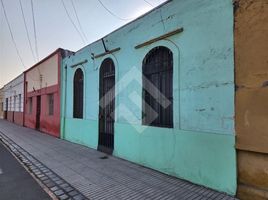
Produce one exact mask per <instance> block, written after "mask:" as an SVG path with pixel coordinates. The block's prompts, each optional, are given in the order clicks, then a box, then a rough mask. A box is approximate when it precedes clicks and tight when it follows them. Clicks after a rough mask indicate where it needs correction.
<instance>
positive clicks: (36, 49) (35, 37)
mask: <svg viewBox="0 0 268 200" xmlns="http://www.w3.org/2000/svg"><path fill="white" fill-rule="evenodd" d="M31 7H32V18H33V28H34V41H35V51H36V57H37V61H39V54H38V46H37V36H36V24H35V17H34V6H33V0H31Z"/></svg>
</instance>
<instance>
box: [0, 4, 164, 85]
mask: <svg viewBox="0 0 268 200" xmlns="http://www.w3.org/2000/svg"><path fill="white" fill-rule="evenodd" d="M1 1H2V2H3V4H4V7H5V11H6V15H7V17H8V20H9V23H10V28H11V32H12V35H13V38H14V41H15V43H16V46H17V49H18V52H19V55H20V56H21V60H22V61H20V58H19V56H18V53H17V51H16V48H15V45H14V42H13V41H12V37H11V34H10V31H9V28H8V24H7V22H6V19H5V15H4V10H3V7H2V4H1ZM20 1H21V5H22V9H21V7H20ZM165 1H166V0H101V1H100V0H32V2H33V12H32V7H31V0H0V88H2V87H3V86H4V85H5V84H7V83H8V82H9V81H11V80H12V79H13V78H15V77H17V76H18V75H19V74H21V73H22V72H23V71H25V70H26V69H28V68H30V67H31V66H33V65H34V64H35V63H37V61H38V60H41V59H42V58H44V57H46V56H47V55H49V54H50V53H52V52H53V51H55V50H56V49H57V48H59V47H61V48H64V49H69V50H71V51H77V50H79V49H81V48H82V47H84V46H86V45H87V44H90V43H91V42H94V41H96V40H97V39H99V38H101V37H103V36H105V35H107V34H108V33H110V32H112V31H113V30H115V29H116V28H119V27H120V26H123V25H124V24H126V23H128V22H130V21H132V20H133V19H135V18H137V17H138V16H140V15H142V14H144V13H146V12H147V11H149V10H151V9H153V8H154V7H156V6H158V5H159V4H161V3H163V2H165ZM101 2H102V3H103V5H101ZM64 5H65V7H66V9H67V11H68V13H69V16H70V18H71V20H70V19H69V18H68V15H67V13H66V11H65V8H64ZM103 6H105V7H106V8H107V9H108V10H110V11H111V12H112V14H111V13H109V12H108V11H107V10H106V9H105V8H104V7H103ZM75 10H76V13H77V15H76V13H75ZM22 11H23V12H24V16H25V22H26V28H27V29H28V33H29V34H28V35H29V40H28V38H27V32H26V28H25V25H24V20H23V15H22ZM32 13H34V19H35V20H33V15H32ZM114 15H116V16H114ZM76 16H77V17H76ZM77 19H78V20H77ZM33 21H35V30H36V34H35V33H34V23H33ZM79 23H80V25H81V26H80V25H79ZM73 24H75V25H73ZM75 27H76V28H75ZM80 27H81V28H80ZM77 29H78V31H77ZM78 32H79V33H78ZM35 35H36V39H35ZM29 41H30V42H29ZM29 43H31V46H32V49H33V50H32V51H31V47H30V44H29ZM36 44H37V45H36ZM36 47H37V48H36ZM37 55H38V56H37ZM38 58H39V59H38Z"/></svg>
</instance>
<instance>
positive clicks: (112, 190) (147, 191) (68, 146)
mask: <svg viewBox="0 0 268 200" xmlns="http://www.w3.org/2000/svg"><path fill="white" fill-rule="evenodd" d="M0 132H2V134H4V135H5V136H7V137H8V138H10V139H11V140H12V141H13V142H14V143H16V144H17V145H18V146H19V147H21V148H22V149H24V150H25V151H27V152H28V153H29V154H30V155H32V156H33V157H34V158H36V159H37V160H39V161H40V162H41V163H42V164H43V165H44V166H46V167H47V168H49V169H50V170H51V171H53V172H54V173H56V174H57V175H58V176H59V177H61V178H62V179H64V180H65V181H66V182H68V183H69V184H70V185H71V186H72V187H74V188H76V189H77V190H78V191H79V192H81V194H83V195H84V196H85V197H87V198H89V199H109V200H113V199H115V200H119V199H154V200H155V199H180V200H182V199H189V200H201V199H202V200H205V199H215V200H223V199H226V200H229V199H230V200H231V199H235V198H233V197H231V196H228V195H226V194H223V193H219V192H216V191H213V190H211V189H208V188H205V187H201V186H198V185H195V184H192V183H189V182H187V181H184V180H181V179H177V178H174V177H170V176H168V175H165V174H162V173H159V172H157V171H154V170H151V169H148V168H145V167H142V166H139V165H136V164H133V163H130V162H128V161H124V160H121V159H118V158H115V157H112V156H108V158H107V157H106V155H105V154H103V153H101V152H98V151H96V150H93V149H90V148H87V147H84V146H81V145H77V144H73V143H70V142H68V141H64V140H60V139H56V138H53V137H51V136H48V135H46V134H43V133H40V132H38V131H35V130H32V129H28V128H24V127H20V126H17V125H14V124H12V123H9V122H7V121H4V120H0ZM103 158H106V159H103Z"/></svg>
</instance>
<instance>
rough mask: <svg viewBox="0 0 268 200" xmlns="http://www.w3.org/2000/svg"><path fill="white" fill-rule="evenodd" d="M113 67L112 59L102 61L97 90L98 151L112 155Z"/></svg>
mask: <svg viewBox="0 0 268 200" xmlns="http://www.w3.org/2000/svg"><path fill="white" fill-rule="evenodd" d="M114 86H115V66H114V63H113V61H112V59H110V58H107V59H105V60H104V61H103V63H102V65H101V68H100V88H99V90H100V91H99V93H100V96H99V98H100V99H99V102H100V105H99V145H98V150H100V151H103V152H105V153H109V154H112V152H113V149H114V109H115V89H114Z"/></svg>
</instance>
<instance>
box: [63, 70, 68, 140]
mask: <svg viewBox="0 0 268 200" xmlns="http://www.w3.org/2000/svg"><path fill="white" fill-rule="evenodd" d="M64 69H65V71H64V101H63V102H64V105H63V109H64V111H63V125H62V138H63V139H65V123H66V122H65V121H66V98H67V94H66V93H67V92H66V91H67V65H65V67H64Z"/></svg>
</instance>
